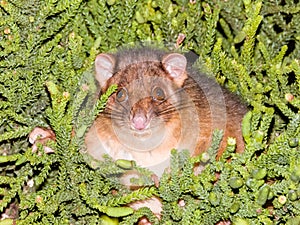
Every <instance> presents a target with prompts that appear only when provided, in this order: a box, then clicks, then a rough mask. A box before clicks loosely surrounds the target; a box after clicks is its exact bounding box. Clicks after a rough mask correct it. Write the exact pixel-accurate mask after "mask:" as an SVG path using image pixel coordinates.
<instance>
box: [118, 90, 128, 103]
mask: <svg viewBox="0 0 300 225" xmlns="http://www.w3.org/2000/svg"><path fill="white" fill-rule="evenodd" d="M127 98H128V94H127V90H126V88H121V89H120V90H118V92H117V100H118V102H124V101H126V100H127Z"/></svg>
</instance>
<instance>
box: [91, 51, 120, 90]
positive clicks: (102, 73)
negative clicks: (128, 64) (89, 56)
mask: <svg viewBox="0 0 300 225" xmlns="http://www.w3.org/2000/svg"><path fill="white" fill-rule="evenodd" d="M114 67H115V58H114V57H113V56H112V55H109V54H104V53H103V54H99V55H97V57H96V60H95V70H96V75H95V76H96V80H97V81H98V82H99V84H100V86H101V87H103V86H105V84H106V82H107V80H108V79H109V78H111V77H112V76H113V71H114Z"/></svg>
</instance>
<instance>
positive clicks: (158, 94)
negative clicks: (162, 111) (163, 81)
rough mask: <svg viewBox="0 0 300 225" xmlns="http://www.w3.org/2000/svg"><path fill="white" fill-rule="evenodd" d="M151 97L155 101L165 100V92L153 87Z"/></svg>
mask: <svg viewBox="0 0 300 225" xmlns="http://www.w3.org/2000/svg"><path fill="white" fill-rule="evenodd" d="M152 97H153V99H154V100H156V101H163V100H165V98H166V95H165V92H164V90H163V89H162V88H160V87H155V88H153V90H152Z"/></svg>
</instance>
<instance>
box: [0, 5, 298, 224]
mask: <svg viewBox="0 0 300 225" xmlns="http://www.w3.org/2000/svg"><path fill="white" fill-rule="evenodd" d="M299 11H300V3H299V2H298V1H292V0H290V1H263V2H262V1H251V0H244V1H240V0H233V1H210V0H207V1H201V2H200V1H187V0H181V1H179V0H178V1H171V0H167V1H165V0H145V1H137V0H130V1H114V0H107V1H96V0H86V1H83V0H69V1H65V0H54V1H37V0H29V1H21V0H12V1H8V0H1V1H0V16H1V22H0V73H1V74H0V76H1V79H0V109H1V110H0V154H1V155H0V165H1V167H0V170H1V177H0V196H1V200H0V209H1V213H5V216H10V214H9V213H8V211H14V210H13V208H14V207H13V205H15V206H17V208H18V211H19V217H18V218H15V217H14V216H13V215H11V217H12V219H11V218H8V219H4V220H1V222H0V224H13V223H14V222H17V224H102V223H103V224H118V221H119V222H120V224H134V223H135V222H137V221H138V219H139V218H141V217H142V216H147V218H149V220H150V221H151V222H152V223H153V224H216V223H217V222H219V221H223V220H225V221H226V220H230V221H232V222H233V224H298V223H299V217H300V185H299V184H300V173H299V171H300V167H299V165H300V149H299V148H300V147H299V146H300V143H299V141H300V115H299V113H300V112H299V109H300V61H299V59H300V29H299V26H300V13H299ZM179 34H184V35H185V40H184V41H183V43H180V44H179V47H180V49H181V50H183V51H187V50H192V51H194V52H196V53H197V54H198V55H199V56H200V58H199V60H198V61H197V63H196V65H197V66H198V67H199V69H200V70H201V71H203V72H206V73H207V74H208V75H209V76H214V77H215V78H216V80H217V81H218V82H219V83H220V84H222V85H224V86H226V87H227V88H228V89H229V90H231V91H233V92H236V93H237V94H239V95H240V96H241V98H243V99H244V100H245V102H247V104H248V105H249V108H250V110H251V111H250V112H249V113H248V114H247V115H246V116H245V118H244V121H243V134H244V138H245V143H246V146H245V152H244V153H242V154H236V153H234V151H233V150H234V146H235V143H234V141H232V140H228V146H227V148H226V151H225V152H224V154H223V156H221V158H220V159H219V160H215V157H214V156H215V151H216V149H217V147H218V144H219V141H220V138H221V136H222V133H221V132H216V133H215V136H214V141H213V143H212V146H211V148H210V149H209V151H208V153H209V154H208V155H207V154H202V155H200V156H197V157H195V158H191V157H189V156H188V152H185V151H183V152H180V153H179V152H177V151H176V150H173V151H172V161H171V168H170V173H164V174H163V176H162V178H161V180H160V184H159V187H156V186H155V185H154V184H153V182H152V180H151V173H150V172H149V171H147V170H145V169H143V168H139V167H136V166H133V167H134V169H136V170H138V171H139V172H140V173H141V174H142V175H143V184H145V187H143V188H141V189H138V190H134V191H133V190H129V189H127V188H125V187H124V186H122V185H121V184H120V181H119V177H120V176H121V175H122V174H123V173H125V172H126V169H127V168H126V166H125V168H124V167H120V166H119V165H117V164H115V162H114V161H113V160H112V159H111V158H109V157H105V158H104V161H103V162H93V161H92V160H91V159H90V158H89V157H88V156H87V155H85V154H82V151H80V150H82V148H83V146H82V144H83V137H84V134H85V131H86V130H87V128H88V127H89V126H90V125H91V123H92V121H93V120H94V119H95V116H96V115H97V114H98V113H99V112H101V110H103V108H104V107H105V103H106V100H107V98H108V96H110V94H111V93H113V92H114V91H115V89H116V87H114V86H112V87H111V88H110V89H109V91H108V92H107V93H106V94H104V95H102V96H101V97H100V99H99V100H97V98H96V97H95V96H97V94H98V93H97V86H96V84H95V82H94V79H93V62H94V59H95V56H96V55H97V54H98V53H100V52H106V51H112V50H115V49H116V48H117V47H119V46H122V45H124V44H125V45H128V44H132V43H135V42H139V41H152V42H154V43H158V45H162V43H165V45H167V47H169V48H171V49H174V46H175V43H176V40H177V37H178V36H179ZM37 126H40V127H48V128H51V129H52V130H53V131H54V132H55V135H56V141H55V142H53V141H52V142H51V141H50V142H49V143H48V144H47V145H48V146H49V147H51V148H52V149H53V150H54V153H52V154H46V153H45V152H44V149H43V146H41V145H39V146H38V150H37V151H36V152H33V151H32V148H31V146H30V145H29V142H28V134H29V133H30V131H31V130H32V129H33V128H34V127H37ZM199 163H200V165H201V170H202V171H201V173H199V174H196V173H194V171H193V168H194V166H195V165H198V164H199ZM202 164H203V165H202ZM151 196H158V197H160V198H161V199H162V205H163V212H162V217H161V220H158V219H157V218H156V217H155V216H154V215H153V213H152V212H151V211H150V210H149V209H148V208H141V209H139V210H137V211H133V210H132V209H131V208H129V207H127V204H128V203H131V202H134V201H137V200H144V199H147V198H149V197H151ZM12 214H13V213H12ZM2 215H4V214H2ZM107 215H108V216H110V217H118V219H116V218H109V217H107Z"/></svg>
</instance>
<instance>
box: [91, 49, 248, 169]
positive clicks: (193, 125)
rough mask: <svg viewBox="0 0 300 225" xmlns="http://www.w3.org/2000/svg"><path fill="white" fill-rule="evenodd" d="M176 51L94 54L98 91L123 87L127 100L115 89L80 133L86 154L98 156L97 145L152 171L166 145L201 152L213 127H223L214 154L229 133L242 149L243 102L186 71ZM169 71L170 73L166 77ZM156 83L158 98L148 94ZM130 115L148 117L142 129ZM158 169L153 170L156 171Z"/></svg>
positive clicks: (166, 153)
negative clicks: (86, 129)
mask: <svg viewBox="0 0 300 225" xmlns="http://www.w3.org/2000/svg"><path fill="white" fill-rule="evenodd" d="M176 54H177V53H175V54H174V53H171V54H169V53H165V52H162V51H159V50H155V49H148V48H146V49H131V50H128V51H124V52H122V51H121V52H119V53H117V54H116V55H107V54H105V55H102V56H101V55H100V58H99V60H98V62H97V60H96V78H97V80H98V81H99V83H100V85H101V93H104V92H105V91H106V90H107V88H108V87H109V86H110V85H112V84H117V85H118V88H119V90H120V89H121V88H126V89H127V92H126V93H127V94H128V98H127V99H126V101H125V102H120V103H119V102H118V101H117V94H116V93H115V94H113V95H112V96H111V97H110V98H109V101H108V103H107V107H106V109H105V110H104V112H103V113H101V114H100V115H99V116H98V118H97V119H96V121H95V123H94V125H93V126H92V128H91V129H90V131H89V132H88V134H87V136H86V145H87V149H88V152H89V154H91V155H92V156H93V157H94V158H96V159H100V160H101V158H102V157H101V154H102V153H103V151H102V152H100V151H99V149H100V148H104V149H105V151H106V153H108V154H110V155H111V156H112V157H113V158H114V159H118V158H125V159H133V160H135V161H136V162H137V164H138V165H140V166H145V167H149V168H151V169H154V170H155V166H156V164H159V162H162V161H163V160H165V159H166V160H167V158H168V157H169V155H170V150H171V149H172V148H179V149H184V148H185V149H190V150H191V154H193V155H198V154H199V153H201V152H203V151H205V150H206V149H207V148H208V147H209V145H210V144H211V138H212V132H213V131H214V129H222V130H224V138H223V140H222V143H221V147H220V150H219V153H218V155H219V156H220V155H221V154H222V152H223V150H224V148H225V146H226V142H227V138H228V137H235V138H236V140H237V151H238V152H241V151H243V148H244V142H243V137H242V134H241V121H242V118H243V115H244V114H245V113H246V111H247V108H246V106H245V105H243V104H242V103H241V101H240V100H239V99H238V98H237V97H236V96H235V95H233V94H232V93H230V92H228V91H227V90H225V89H224V88H221V87H220V86H219V85H217V84H216V82H214V81H213V80H212V79H210V78H208V77H207V76H205V75H203V74H201V73H199V72H197V71H195V70H193V69H189V68H187V70H186V64H185V62H182V63H181V61H180V59H181V58H180V56H178V54H177V55H176ZM101 57H102V58H101ZM184 60H185V58H182V61H184ZM102 62H104V63H102ZM97 63H98V64H97ZM167 63H170V64H167ZM177 64H178V65H177ZM168 65H169V66H170V67H169V68H168ZM97 69H98V70H97ZM182 70H183V71H182ZM170 71H171V72H170ZM173 71H174V74H175V75H174V76H171V75H170V73H172V72H173ZM105 74H106V76H104V75H105ZM107 74H108V75H107ZM177 75H178V76H177ZM156 86H158V87H161V88H162V89H163V90H164V93H165V94H166V99H165V100H164V101H162V102H159V101H155V100H154V99H153V97H151V95H152V94H153V93H152V92H153V87H156ZM135 115H142V118H143V119H144V120H145V121H146V122H145V123H147V125H148V122H149V121H150V122H149V126H150V127H149V129H145V131H146V132H137V131H136V130H135V129H133V128H132V127H133V126H134V125H135V124H134V123H133V122H132V121H133V120H132V118H134V117H135ZM139 119H141V118H139ZM147 132H148V133H147ZM151 135H152V136H151ZM160 136H161V137H160ZM122 138H123V139H122ZM150 140H152V142H150ZM148 141H149V142H148ZM156 141H157V142H156ZM126 142H127V143H126ZM127 144H128V145H127ZM100 145H102V147H100ZM131 145H133V146H134V148H137V149H136V150H137V151H136V150H132V149H131V147H132V146H131ZM103 146H104V147H103ZM144 146H145V149H143V148H144ZM139 148H140V149H139ZM147 150H149V151H147ZM159 170H160V171H159V172H157V171H155V172H157V173H159V174H161V172H162V171H161V168H159Z"/></svg>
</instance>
